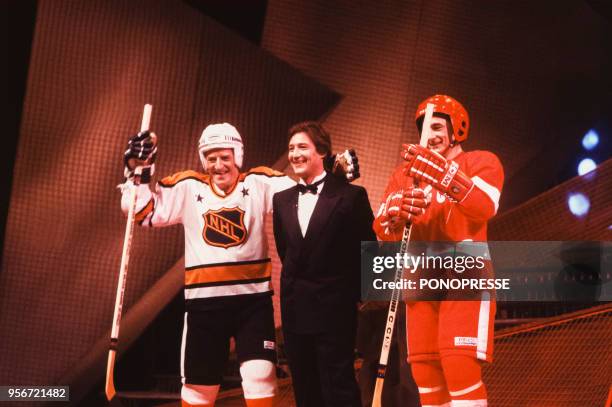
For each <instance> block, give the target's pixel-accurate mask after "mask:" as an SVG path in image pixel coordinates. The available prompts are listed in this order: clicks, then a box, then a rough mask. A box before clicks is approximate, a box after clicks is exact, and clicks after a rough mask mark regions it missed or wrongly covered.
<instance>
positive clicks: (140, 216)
mask: <svg viewBox="0 0 612 407" xmlns="http://www.w3.org/2000/svg"><path fill="white" fill-rule="evenodd" d="M152 211H153V198H151V199H150V200H149V203H147V206H145V207H144V208H142V209H141V210H140V212H138V213H137V214H136V216H135V217H134V220H135V221H136V222H137V223H138V224H141V223H142V221H143V220H145V218H146V217H147V215H148V214H150V213H151V212H152Z"/></svg>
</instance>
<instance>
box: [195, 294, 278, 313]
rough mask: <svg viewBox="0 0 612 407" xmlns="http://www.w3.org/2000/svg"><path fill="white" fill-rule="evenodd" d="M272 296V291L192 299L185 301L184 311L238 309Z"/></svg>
mask: <svg viewBox="0 0 612 407" xmlns="http://www.w3.org/2000/svg"><path fill="white" fill-rule="evenodd" d="M273 294H274V291H273V290H270V291H266V292H263V293H253V294H240V295H225V296H220V297H209V298H193V299H190V300H187V299H186V300H185V309H186V311H199V310H201V311H205V310H208V309H215V308H226V307H240V306H243V305H244V304H248V303H249V301H251V300H256V299H258V298H265V297H270V296H272V295H273Z"/></svg>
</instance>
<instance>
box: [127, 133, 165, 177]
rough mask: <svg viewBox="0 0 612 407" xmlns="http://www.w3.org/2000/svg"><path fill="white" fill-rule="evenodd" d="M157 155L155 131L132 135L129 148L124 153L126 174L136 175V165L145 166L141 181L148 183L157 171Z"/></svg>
mask: <svg viewBox="0 0 612 407" xmlns="http://www.w3.org/2000/svg"><path fill="white" fill-rule="evenodd" d="M156 155H157V137H156V136H155V133H152V132H149V131H143V132H140V133H138V134H137V135H135V136H132V137H130V139H129V141H128V146H127V150H125V153H123V164H124V165H125V170H124V175H125V177H126V178H128V179H131V178H133V177H134V170H135V169H136V167H139V166H140V167H143V169H142V175H141V178H140V182H141V183H143V184H147V183H149V182H150V180H151V175H153V174H154V173H155V164H154V163H155V157H156Z"/></svg>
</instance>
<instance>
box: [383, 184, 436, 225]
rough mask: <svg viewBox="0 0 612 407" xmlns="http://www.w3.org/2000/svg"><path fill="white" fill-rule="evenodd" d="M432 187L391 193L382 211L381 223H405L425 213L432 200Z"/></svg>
mask: <svg viewBox="0 0 612 407" xmlns="http://www.w3.org/2000/svg"><path fill="white" fill-rule="evenodd" d="M430 192H431V187H429V188H428V189H426V190H423V189H420V188H409V189H407V190H402V191H396V192H394V193H392V194H389V196H388V197H387V201H386V202H385V203H384V206H383V210H382V213H381V217H382V219H381V223H382V224H385V223H390V225H391V226H397V224H401V225H402V226H403V225H405V224H406V223H407V222H413V221H414V220H415V219H416V218H417V217H419V216H422V215H424V214H425V210H426V209H427V207H428V206H429V204H430V202H431V193H430Z"/></svg>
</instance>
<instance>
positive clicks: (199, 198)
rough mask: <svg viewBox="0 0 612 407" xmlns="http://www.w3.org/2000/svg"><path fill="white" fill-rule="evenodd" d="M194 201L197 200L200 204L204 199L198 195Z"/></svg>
mask: <svg viewBox="0 0 612 407" xmlns="http://www.w3.org/2000/svg"><path fill="white" fill-rule="evenodd" d="M196 199H197V200H198V202H202V200H203V199H204V197H203V196H202V195H200V194H198V195H197V196H196Z"/></svg>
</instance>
